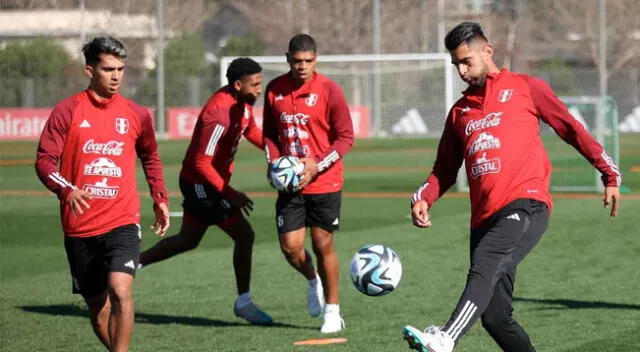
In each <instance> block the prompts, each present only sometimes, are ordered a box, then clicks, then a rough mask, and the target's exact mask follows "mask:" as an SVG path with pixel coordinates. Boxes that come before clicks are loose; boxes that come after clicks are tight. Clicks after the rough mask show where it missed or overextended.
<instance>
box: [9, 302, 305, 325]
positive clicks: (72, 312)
mask: <svg viewBox="0 0 640 352" xmlns="http://www.w3.org/2000/svg"><path fill="white" fill-rule="evenodd" d="M18 308H20V309H22V310H24V311H26V312H30V313H39V314H48V315H64V316H74V317H85V318H88V317H89V312H88V311H87V309H86V308H84V307H80V306H76V305H72V304H54V305H46V306H18ZM135 321H136V323H140V324H157V325H162V324H182V325H190V326H211V327H234V326H238V327H242V326H244V327H246V326H252V325H251V324H249V323H244V322H234V321H225V320H219V319H210V318H201V317H188V316H179V315H165V314H153V313H143V312H136V320H135ZM265 327H271V328H272V327H276V328H289V329H309V330H316V329H317V327H315V326H313V327H312V326H302V325H293V324H286V323H278V322H274V323H273V324H271V325H268V326H265Z"/></svg>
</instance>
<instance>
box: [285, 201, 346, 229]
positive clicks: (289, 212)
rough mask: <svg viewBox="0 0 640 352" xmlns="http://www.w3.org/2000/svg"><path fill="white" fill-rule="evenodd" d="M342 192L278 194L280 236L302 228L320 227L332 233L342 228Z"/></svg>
mask: <svg viewBox="0 0 640 352" xmlns="http://www.w3.org/2000/svg"><path fill="white" fill-rule="evenodd" d="M341 200H342V192H341V191H338V192H334V193H321V194H302V193H297V192H296V193H287V192H278V200H277V201H276V227H277V229H278V234H283V233H287V232H290V231H293V230H297V229H299V228H302V227H320V228H323V229H325V230H327V231H330V232H335V231H336V230H338V229H339V228H340V202H341Z"/></svg>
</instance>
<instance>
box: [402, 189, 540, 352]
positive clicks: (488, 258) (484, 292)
mask: <svg viewBox="0 0 640 352" xmlns="http://www.w3.org/2000/svg"><path fill="white" fill-rule="evenodd" d="M529 203H530V201H529V200H528V199H518V200H516V201H514V202H512V203H510V204H508V205H507V206H505V207H504V208H503V209H501V210H499V211H498V212H497V213H496V214H494V215H493V216H492V217H491V218H489V219H488V220H487V221H486V222H485V223H484V225H483V226H482V227H480V228H477V229H474V230H472V232H471V242H470V244H471V245H470V249H471V250H470V252H471V268H470V269H469V273H468V274H467V283H466V286H465V289H464V291H463V293H462V295H461V297H460V300H459V301H458V304H457V306H456V308H455V310H454V311H453V313H452V315H451V317H450V318H449V321H448V322H447V323H446V324H445V325H444V326H443V328H442V329H440V328H438V327H435V326H432V327H429V328H428V329H427V330H428V331H425V333H419V330H417V329H415V328H412V327H405V329H404V333H405V339H407V341H408V342H409V345H410V347H411V348H414V349H417V350H421V349H422V348H423V346H424V345H425V344H429V343H431V344H434V345H437V346H439V349H436V351H437V352H440V351H441V350H442V351H445V352H448V351H451V350H452V349H453V346H454V345H455V342H456V341H457V340H458V339H460V338H461V337H462V336H463V335H464V334H465V333H466V331H468V330H469V329H470V328H471V326H473V324H474V323H475V322H476V321H477V320H478V319H479V318H480V316H481V315H482V313H484V311H485V310H486V308H487V306H488V305H489V302H490V301H491V298H492V296H493V292H494V288H495V286H496V283H497V281H498V280H499V279H500V278H501V277H502V276H504V275H505V274H506V272H507V271H508V270H509V268H510V267H512V266H513V263H514V259H515V256H514V253H515V251H516V247H517V244H518V243H519V242H520V240H521V238H522V237H523V235H524V234H525V233H526V231H527V230H528V227H529V225H530V218H529V213H528V212H527V211H526V210H525V209H528V205H529ZM514 214H515V215H514Z"/></svg>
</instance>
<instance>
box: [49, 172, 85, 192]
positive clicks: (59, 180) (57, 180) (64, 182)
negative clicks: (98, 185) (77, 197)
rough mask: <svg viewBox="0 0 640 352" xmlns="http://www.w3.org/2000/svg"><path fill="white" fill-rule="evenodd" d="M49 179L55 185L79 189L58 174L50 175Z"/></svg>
mask: <svg viewBox="0 0 640 352" xmlns="http://www.w3.org/2000/svg"><path fill="white" fill-rule="evenodd" d="M49 178H50V179H52V180H53V181H54V182H55V183H57V184H59V185H60V186H62V188H64V187H71V188H72V189H78V188H77V187H76V186H74V185H73V184H71V182H69V181H67V180H66V179H65V178H64V177H62V175H60V174H59V173H57V172H54V173H52V174H49Z"/></svg>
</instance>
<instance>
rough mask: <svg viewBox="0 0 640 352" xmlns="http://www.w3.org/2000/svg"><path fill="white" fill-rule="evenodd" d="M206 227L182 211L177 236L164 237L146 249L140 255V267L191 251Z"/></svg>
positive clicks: (196, 245)
mask: <svg viewBox="0 0 640 352" xmlns="http://www.w3.org/2000/svg"><path fill="white" fill-rule="evenodd" d="M207 227H208V226H207V225H203V224H202V223H200V221H198V219H196V218H195V217H193V216H191V215H190V214H189V213H188V211H187V210H185V211H184V216H183V218H182V225H181V226H180V231H179V232H178V234H176V235H173V236H169V237H165V238H163V239H161V240H160V241H158V242H157V243H156V244H154V245H153V246H152V247H151V248H148V249H146V250H145V251H144V252H142V253H141V254H140V264H141V266H147V265H150V264H153V263H156V262H159V261H162V260H165V259H169V258H171V257H173V256H174V255H177V254H180V253H184V252H187V251H190V250H193V249H195V248H197V247H198V245H199V244H200V241H201V240H202V237H204V234H205V232H206V231H207Z"/></svg>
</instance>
